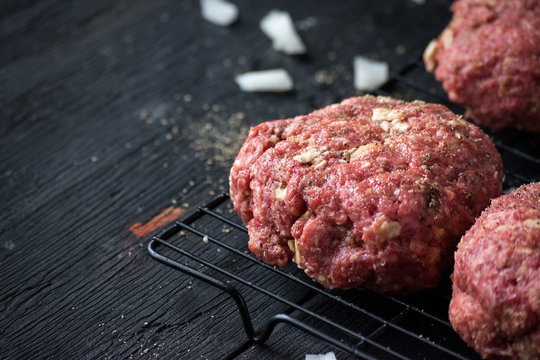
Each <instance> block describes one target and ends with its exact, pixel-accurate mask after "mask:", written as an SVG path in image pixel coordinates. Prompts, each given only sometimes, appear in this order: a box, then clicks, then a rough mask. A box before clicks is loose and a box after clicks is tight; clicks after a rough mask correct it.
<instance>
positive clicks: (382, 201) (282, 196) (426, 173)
mask: <svg viewBox="0 0 540 360" xmlns="http://www.w3.org/2000/svg"><path fill="white" fill-rule="evenodd" d="M501 188H502V163H501V158H500V156H499V154H498V153H497V151H496V150H495V147H494V145H493V143H492V142H491V140H490V139H489V138H488V137H487V136H486V135H485V134H484V133H483V132H482V131H481V130H480V129H479V128H477V127H476V126H474V125H472V124H470V123H468V122H466V121H465V120H463V119H462V118H461V117H460V116H456V115H455V114H453V113H452V112H451V111H450V110H448V109H447V108H446V107H444V106H442V105H436V104H428V103H424V102H421V101H414V102H412V103H407V102H404V101H398V100H394V99H391V98H388V97H373V96H364V97H356V98H350V99H347V100H345V101H343V102H342V103H340V104H334V105H330V106H328V107H326V108H323V109H321V110H318V111H314V112H312V113H311V114H309V115H305V116H297V117H295V118H292V119H286V120H276V121H271V122H266V123H263V124H260V125H258V126H256V127H254V128H252V129H251V131H250V133H249V137H248V139H247V140H246V142H245V143H244V145H243V147H242V149H241V150H240V153H239V154H238V157H237V158H236V160H235V162H234V165H233V167H232V169H231V173H230V193H231V199H232V202H233V204H234V207H235V209H236V211H237V212H238V214H239V215H240V217H241V218H242V220H243V221H244V222H245V223H246V224H247V227H248V230H249V237H250V240H249V249H250V250H251V251H252V252H253V253H254V254H255V255H256V256H258V257H259V258H260V259H262V260H263V261H265V262H267V263H269V264H272V265H279V266H284V265H287V263H289V261H290V260H291V259H292V260H293V261H294V262H295V263H296V264H297V265H298V266H299V267H300V268H303V269H305V272H306V273H307V274H308V275H309V276H311V277H312V278H313V279H315V280H316V281H318V282H320V283H321V284H322V285H324V286H326V287H329V288H352V287H357V286H360V285H364V286H366V287H369V288H372V289H375V290H377V291H382V292H390V293H408V292H412V291H415V290H419V289H424V288H429V287H433V286H435V285H436V284H437V282H438V281H439V279H440V277H441V274H442V273H443V272H444V271H445V270H447V269H448V268H449V267H450V266H451V263H452V253H453V251H454V250H455V246H456V244H457V242H458V240H459V238H460V237H461V236H462V235H463V233H464V232H465V231H466V230H467V229H468V228H469V226H470V225H471V224H472V223H473V221H474V219H475V217H476V216H478V215H479V214H480V212H481V211H482V210H483V209H484V208H485V207H486V206H487V205H488V203H489V200H490V199H491V198H492V197H495V196H498V195H499V194H500V193H501Z"/></svg>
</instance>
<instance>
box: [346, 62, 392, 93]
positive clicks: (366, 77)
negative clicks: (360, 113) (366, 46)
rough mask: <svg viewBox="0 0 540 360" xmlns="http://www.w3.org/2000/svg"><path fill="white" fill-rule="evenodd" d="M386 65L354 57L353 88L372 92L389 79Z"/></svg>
mask: <svg viewBox="0 0 540 360" xmlns="http://www.w3.org/2000/svg"><path fill="white" fill-rule="evenodd" d="M389 72H390V70H389V67H388V63H385V62H381V61H375V60H370V59H367V58H365V57H363V56H355V57H354V87H355V88H356V89H358V90H368V91H369V90H374V89H376V88H378V87H379V86H381V85H382V84H384V83H385V82H387V81H388V79H389V76H390V75H389Z"/></svg>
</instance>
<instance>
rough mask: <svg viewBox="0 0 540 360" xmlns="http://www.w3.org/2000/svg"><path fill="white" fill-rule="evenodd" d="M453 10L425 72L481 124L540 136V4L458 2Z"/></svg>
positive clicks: (525, 0)
mask: <svg viewBox="0 0 540 360" xmlns="http://www.w3.org/2000/svg"><path fill="white" fill-rule="evenodd" d="M452 11H453V13H454V16H453V18H452V21H451V22H450V24H449V25H448V27H447V28H446V29H445V30H444V31H443V32H442V33H441V35H440V36H439V38H438V39H436V40H433V41H432V42H431V43H430V44H429V45H428V47H427V48H426V51H425V52H424V61H425V64H426V68H427V70H428V71H434V72H435V77H436V79H437V80H439V81H441V82H442V84H443V87H444V89H445V90H446V92H447V93H448V97H449V98H450V100H452V101H454V102H456V103H460V104H463V105H465V106H466V108H467V116H470V117H471V118H472V119H474V120H475V121H476V122H477V123H478V124H482V125H487V126H489V127H491V128H493V129H495V130H498V129H501V128H505V127H512V128H517V129H521V130H527V131H535V132H538V131H540V1H538V0H458V1H456V2H455V3H454V4H453V5H452Z"/></svg>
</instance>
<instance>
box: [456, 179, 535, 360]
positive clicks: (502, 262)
mask: <svg viewBox="0 0 540 360" xmlns="http://www.w3.org/2000/svg"><path fill="white" fill-rule="evenodd" d="M453 281H454V284H453V294H452V301H451V303H450V314H449V315H450V321H451V322H452V325H453V326H454V328H455V329H456V331H457V332H458V334H459V335H461V337H462V338H463V339H464V340H465V341H466V342H467V343H468V344H469V345H471V346H472V347H474V348H475V349H476V350H477V351H478V352H479V353H480V354H481V355H482V356H483V357H485V358H492V359H538V358H540V183H535V184H529V185H526V186H522V187H520V188H519V189H517V190H514V191H513V192H511V193H510V194H508V195H503V196H501V197H499V198H497V199H495V200H493V203H492V204H491V206H490V207H489V208H488V209H487V210H486V211H484V212H483V213H482V215H481V216H480V218H478V220H477V221H476V223H475V224H474V225H473V227H472V228H471V229H470V230H469V231H468V232H467V233H466V234H465V236H464V237H463V239H462V240H461V242H460V243H459V247H458V251H457V252H456V263H455V267H454V275H453Z"/></svg>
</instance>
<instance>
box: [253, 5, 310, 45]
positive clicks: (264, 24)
mask: <svg viewBox="0 0 540 360" xmlns="http://www.w3.org/2000/svg"><path fill="white" fill-rule="evenodd" d="M259 26H260V27H261V30H262V32H263V33H265V34H266V36H268V37H269V38H270V40H272V47H273V48H274V50H277V51H282V52H284V53H285V54H288V55H299V54H304V53H305V52H306V45H305V44H304V42H303V41H302V39H301V38H300V35H298V33H297V32H296V29H295V27H294V23H293V21H292V18H291V15H289V13H288V12H286V11H279V10H271V11H270V12H269V13H268V14H266V15H265V16H264V17H263V18H262V19H261V21H260V23H259Z"/></svg>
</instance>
